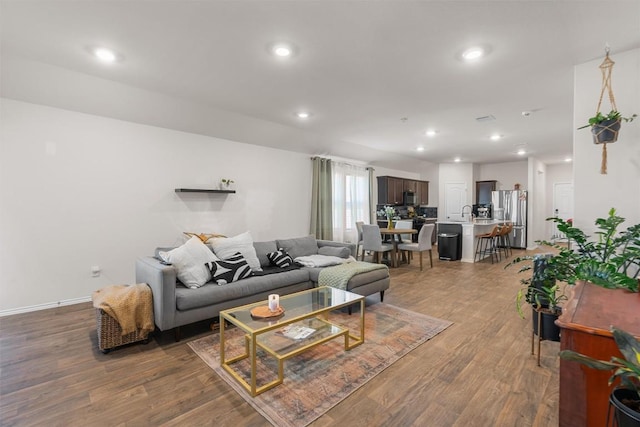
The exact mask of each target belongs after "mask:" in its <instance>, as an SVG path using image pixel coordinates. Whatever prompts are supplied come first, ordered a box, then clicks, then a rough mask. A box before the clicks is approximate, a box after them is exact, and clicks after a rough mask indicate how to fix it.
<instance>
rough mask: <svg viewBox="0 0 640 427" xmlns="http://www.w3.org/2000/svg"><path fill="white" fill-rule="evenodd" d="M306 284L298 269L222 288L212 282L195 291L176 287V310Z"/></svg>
mask: <svg viewBox="0 0 640 427" xmlns="http://www.w3.org/2000/svg"><path fill="white" fill-rule="evenodd" d="M307 282H310V280H309V272H308V271H307V270H306V269H298V270H290V271H283V272H281V273H278V274H270V275H267V276H252V277H248V278H246V279H242V280H239V281H237V282H233V283H229V284H227V285H224V286H218V285H216V284H215V283H213V282H209V283H207V284H206V285H204V286H202V287H200V288H197V289H187V288H183V287H180V286H179V287H176V307H177V309H178V310H191V309H194V308H199V307H207V306H209V305H212V304H217V303H221V302H225V301H231V300H236V299H239V298H242V297H246V296H251V295H256V294H260V293H265V292H271V291H273V292H272V293H278V289H280V288H282V287H284V286H289V285H295V284H298V283H307ZM265 301H266V299H265Z"/></svg>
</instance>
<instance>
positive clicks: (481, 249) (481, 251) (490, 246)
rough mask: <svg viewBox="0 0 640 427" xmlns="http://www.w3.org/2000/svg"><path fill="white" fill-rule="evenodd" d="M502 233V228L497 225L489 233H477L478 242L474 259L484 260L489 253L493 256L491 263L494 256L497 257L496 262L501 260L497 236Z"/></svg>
mask: <svg viewBox="0 0 640 427" xmlns="http://www.w3.org/2000/svg"><path fill="white" fill-rule="evenodd" d="M499 233H500V228H499V227H498V226H497V225H496V226H495V227H493V230H491V232H489V233H484V234H476V238H477V239H478V243H477V244H476V253H475V255H474V257H473V261H474V262H476V258H478V261H482V260H483V259H484V258H485V257H486V256H487V254H489V256H490V257H491V264H493V257H494V256H495V257H496V262H500V254H499V253H498V247H497V245H496V238H497V236H498V234H499Z"/></svg>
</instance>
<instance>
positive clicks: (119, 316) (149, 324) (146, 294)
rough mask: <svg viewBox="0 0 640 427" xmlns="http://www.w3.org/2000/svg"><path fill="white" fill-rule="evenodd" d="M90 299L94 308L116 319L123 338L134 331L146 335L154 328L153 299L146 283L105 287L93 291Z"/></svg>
mask: <svg viewBox="0 0 640 427" xmlns="http://www.w3.org/2000/svg"><path fill="white" fill-rule="evenodd" d="M91 299H92V300H93V306H94V307H95V308H101V309H102V310H104V311H105V312H106V313H107V314H108V315H109V316H111V317H113V318H114V319H116V321H117V322H118V324H119V325H120V328H121V329H122V335H123V336H124V335H127V334H130V333H132V332H135V331H141V335H146V334H147V333H149V332H151V331H153V330H154V328H155V326H154V323H153V298H152V294H151V288H149V286H147V284H146V283H138V284H137V285H110V286H106V287H104V288H102V289H99V290H97V291H95V292H94V293H93V295H92V298H91Z"/></svg>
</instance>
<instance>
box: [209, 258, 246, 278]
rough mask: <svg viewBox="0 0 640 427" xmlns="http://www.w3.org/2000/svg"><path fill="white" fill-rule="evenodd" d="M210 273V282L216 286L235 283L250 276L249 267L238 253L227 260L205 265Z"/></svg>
mask: <svg viewBox="0 0 640 427" xmlns="http://www.w3.org/2000/svg"><path fill="white" fill-rule="evenodd" d="M207 266H208V267H209V271H211V280H213V281H214V282H215V283H217V284H218V285H224V284H225V283H231V282H235V281H238V280H241V279H245V278H247V277H249V276H251V267H250V266H249V263H247V260H246V259H244V257H243V256H242V254H241V253H240V252H237V253H235V254H234V255H232V256H231V257H229V258H227V259H221V260H219V261H213V262H209V263H207Z"/></svg>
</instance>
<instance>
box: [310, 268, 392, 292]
mask: <svg viewBox="0 0 640 427" xmlns="http://www.w3.org/2000/svg"><path fill="white" fill-rule="evenodd" d="M383 268H387V266H386V265H384V264H372V263H370V262H362V261H356V262H349V263H346V264H341V265H336V266H334V267H327V268H324V269H322V271H320V275H319V276H318V286H331V287H333V288H338V289H342V290H343V291H344V290H347V283H349V280H351V278H352V277H353V276H356V275H358V274H361V273H366V272H368V271H373V270H379V269H383Z"/></svg>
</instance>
